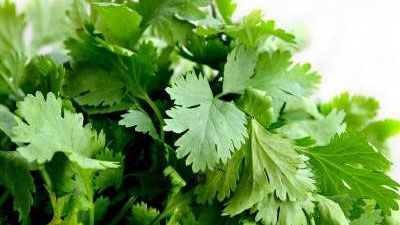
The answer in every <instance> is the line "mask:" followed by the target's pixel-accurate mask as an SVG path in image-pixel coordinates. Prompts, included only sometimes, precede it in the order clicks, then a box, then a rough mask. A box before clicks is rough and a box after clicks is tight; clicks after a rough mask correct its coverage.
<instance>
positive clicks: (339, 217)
mask: <svg viewBox="0 0 400 225" xmlns="http://www.w3.org/2000/svg"><path fill="white" fill-rule="evenodd" d="M315 201H317V202H318V205H317V207H318V211H319V214H320V223H321V225H322V224H323V225H349V222H348V221H347V219H346V216H345V215H344V212H343V211H342V209H341V208H340V206H339V204H337V203H336V202H334V201H332V200H330V199H329V198H326V197H324V196H322V195H315Z"/></svg>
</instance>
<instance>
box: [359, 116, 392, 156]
mask: <svg viewBox="0 0 400 225" xmlns="http://www.w3.org/2000/svg"><path fill="white" fill-rule="evenodd" d="M362 132H363V133H365V134H366V135H367V137H368V141H370V142H371V143H372V144H373V145H374V146H375V147H377V148H378V150H379V151H380V152H381V153H383V154H385V155H387V156H388V155H389V148H388V146H387V141H388V139H389V138H392V137H394V136H396V135H398V134H400V121H399V120H393V119H385V120H381V121H376V122H371V123H369V124H368V125H367V126H366V127H365V128H364V129H363V130H362Z"/></svg>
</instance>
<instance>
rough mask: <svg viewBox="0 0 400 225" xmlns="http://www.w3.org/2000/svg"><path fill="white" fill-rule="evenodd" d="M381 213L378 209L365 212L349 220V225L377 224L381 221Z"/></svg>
mask: <svg viewBox="0 0 400 225" xmlns="http://www.w3.org/2000/svg"><path fill="white" fill-rule="evenodd" d="M381 214H382V210H380V209H376V210H372V211H370V212H365V213H364V214H362V215H361V217H360V218H358V219H355V220H353V221H351V223H350V225H379V224H381V222H382V221H383V217H382V216H381Z"/></svg>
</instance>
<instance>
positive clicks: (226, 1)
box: [215, 0, 237, 24]
mask: <svg viewBox="0 0 400 225" xmlns="http://www.w3.org/2000/svg"><path fill="white" fill-rule="evenodd" d="M215 5H216V6H217V8H218V11H219V13H220V14H221V17H222V19H223V20H224V22H225V23H226V24H232V15H233V13H234V12H235V10H236V7H237V5H236V3H234V2H233V1H232V0H215Z"/></svg>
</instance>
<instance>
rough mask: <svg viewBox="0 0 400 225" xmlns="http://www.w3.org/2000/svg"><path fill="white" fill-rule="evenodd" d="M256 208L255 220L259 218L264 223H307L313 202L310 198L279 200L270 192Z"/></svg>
mask: <svg viewBox="0 0 400 225" xmlns="http://www.w3.org/2000/svg"><path fill="white" fill-rule="evenodd" d="M256 210H257V211H258V212H257V215H256V220H257V221H259V220H261V221H262V224H264V225H308V224H309V223H308V217H309V215H311V214H312V213H313V212H314V203H313V202H312V200H311V199H306V200H305V201H281V200H278V199H276V198H275V197H274V195H273V194H270V195H268V196H266V197H265V198H264V199H263V200H262V201H261V202H260V203H258V204H257V206H256Z"/></svg>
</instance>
